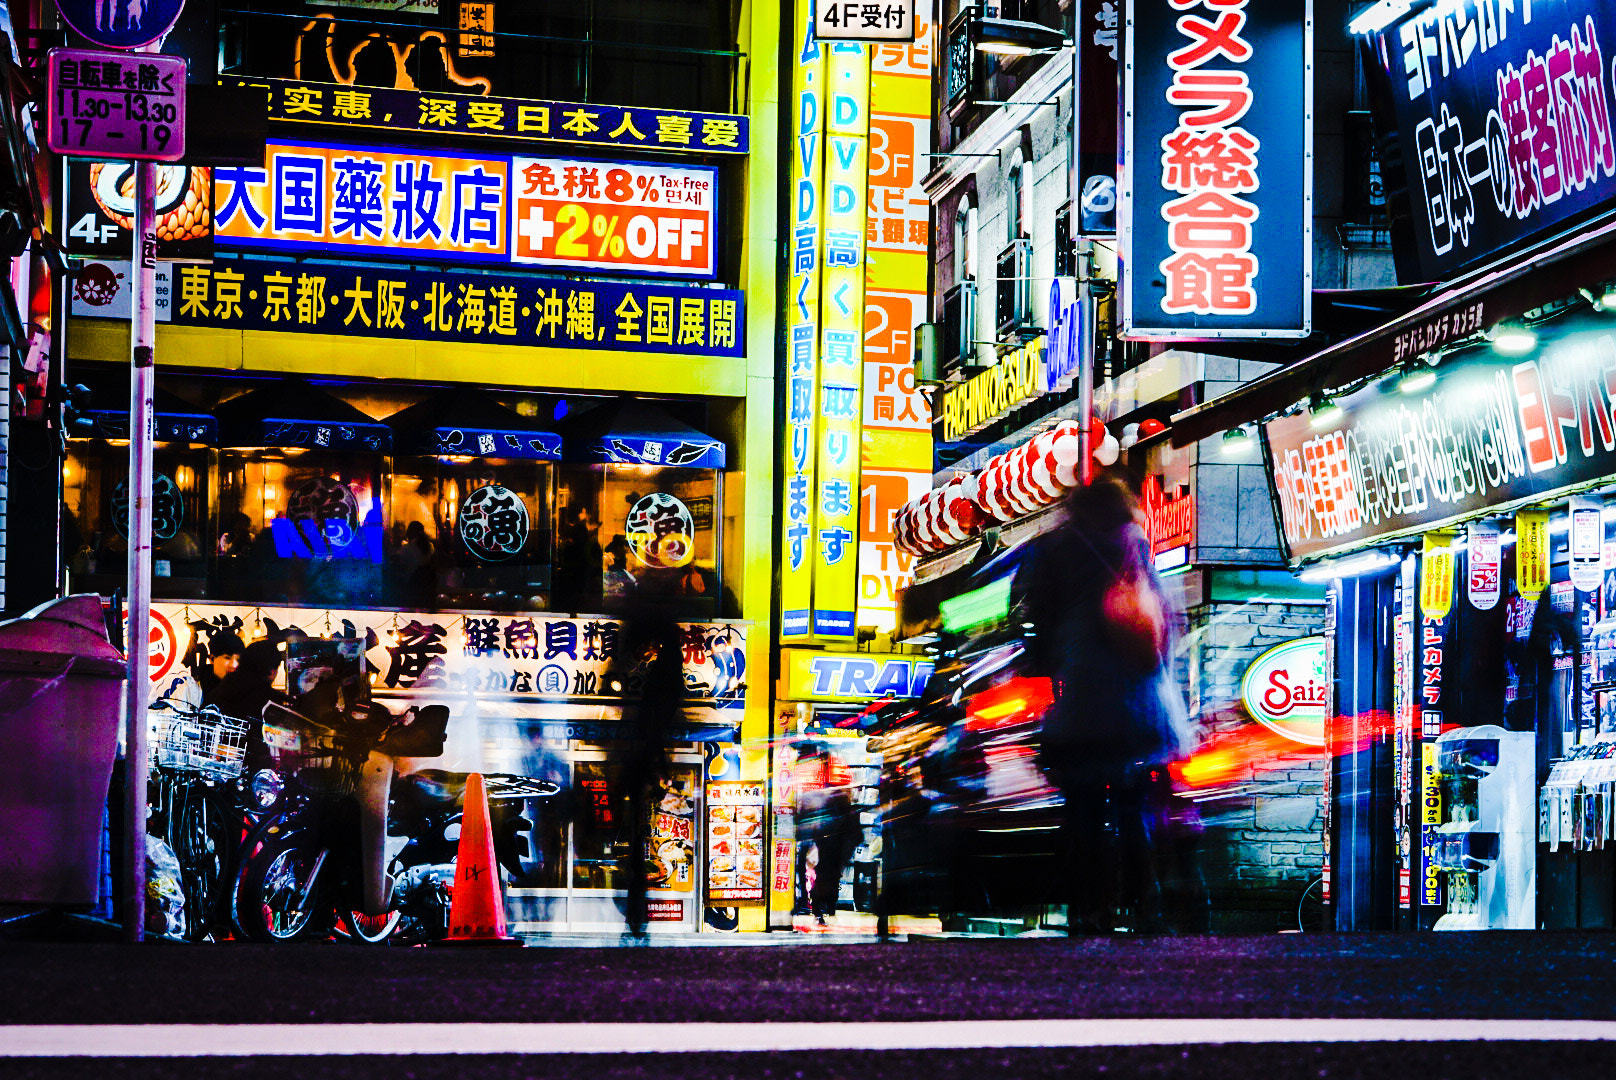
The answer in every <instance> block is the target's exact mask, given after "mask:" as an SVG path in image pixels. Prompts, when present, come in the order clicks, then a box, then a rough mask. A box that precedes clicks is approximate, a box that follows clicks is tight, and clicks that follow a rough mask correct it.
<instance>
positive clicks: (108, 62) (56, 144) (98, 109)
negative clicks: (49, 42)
mask: <svg viewBox="0 0 1616 1080" xmlns="http://www.w3.org/2000/svg"><path fill="white" fill-rule="evenodd" d="M46 72H47V78H48V86H49V90H48V92H47V94H46V117H45V131H46V142H47V144H48V145H49V147H50V149H51V150H52V151H53V152H55V153H58V154H72V155H74V156H77V157H112V158H133V159H139V160H143V161H178V160H179V159H180V158H182V157H184V156H185V61H184V60H183V59H182V58H181V57H178V56H157V55H154V54H142V55H140V56H127V55H124V54H121V53H110V52H96V51H94V50H90V49H52V50H51V51H50V59H49V61H48V62H47V66H46Z"/></svg>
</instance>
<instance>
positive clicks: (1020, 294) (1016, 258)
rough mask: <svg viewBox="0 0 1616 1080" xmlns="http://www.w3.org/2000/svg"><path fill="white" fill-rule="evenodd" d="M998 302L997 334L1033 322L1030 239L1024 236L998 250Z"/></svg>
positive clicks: (1001, 335) (1014, 329)
mask: <svg viewBox="0 0 1616 1080" xmlns="http://www.w3.org/2000/svg"><path fill="white" fill-rule="evenodd" d="M998 267H999V269H998V277H999V282H998V289H997V292H996V297H995V298H996V300H997V303H996V304H995V305H994V310H995V312H996V313H997V315H998V331H999V336H1000V337H1004V336H1005V335H1006V334H1009V333H1011V332H1013V331H1016V330H1024V329H1027V328H1029V327H1031V326H1032V325H1033V323H1034V321H1035V317H1034V315H1033V311H1032V241H1031V240H1028V239H1027V238H1025V237H1023V238H1021V239H1020V240H1012V241H1011V242H1010V246H1009V247H1007V248H1005V249H1004V250H1003V251H1001V252H999V263H998Z"/></svg>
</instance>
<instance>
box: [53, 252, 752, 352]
mask: <svg viewBox="0 0 1616 1080" xmlns="http://www.w3.org/2000/svg"><path fill="white" fill-rule="evenodd" d="M170 274H171V277H172V284H171V287H170V291H169V297H168V304H167V317H166V318H165V319H163V320H161V321H166V322H169V323H172V324H174V325H180V326H212V327H218V328H221V329H230V330H270V331H282V332H290V333H305V334H338V335H346V336H350V337H372V338H407V339H412V340H433V341H462V342H468V343H482V344H487V345H538V346H543V347H547V348H559V349H592V350H594V349H598V350H611V351H618V352H635V353H672V354H681V355H687V356H725V357H738V356H741V355H742V354H743V351H744V334H743V333H742V330H743V327H744V325H745V324H744V321H743V320H744V317H745V310H744V306H745V294H744V293H742V292H741V291H740V290H739V289H704V288H699V287H697V286H693V285H677V284H672V283H669V284H665V285H664V284H649V283H645V282H637V283H633V284H629V283H619V282H610V281H582V280H577V279H572V280H559V279H556V280H552V279H547V278H533V277H517V276H513V275H498V276H496V275H471V274H465V275H460V274H446V273H441V272H431V271H423V270H403V269H396V270H394V269H386V268H378V267H374V266H352V267H342V268H337V267H330V266H322V267H318V268H316V267H313V266H310V265H308V264H302V263H291V262H266V261H260V260H256V259H250V260H249V259H239V260H226V259H218V260H215V261H214V262H213V263H212V264H211V265H192V264H188V263H182V264H176V265H175V266H174V267H173V269H172V270H171V271H170ZM126 310H127V309H126V308H119V307H118V306H116V305H114V304H107V305H105V307H104V309H98V308H93V307H91V306H89V305H87V304H85V303H83V302H82V301H80V300H79V298H78V296H77V294H75V306H74V313H75V314H103V315H104V317H109V318H111V317H118V315H119V312H120V311H125V312H126ZM123 317H124V318H127V317H128V316H127V314H124V315H123Z"/></svg>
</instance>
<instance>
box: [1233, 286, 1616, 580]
mask: <svg viewBox="0 0 1616 1080" xmlns="http://www.w3.org/2000/svg"><path fill="white" fill-rule="evenodd" d="M1537 331H1538V335H1539V337H1538V341H1539V347H1538V348H1537V349H1536V350H1535V351H1534V352H1533V353H1532V354H1531V355H1529V356H1525V357H1522V358H1519V359H1505V358H1502V357H1498V356H1496V355H1494V354H1493V353H1492V352H1490V351H1487V350H1486V347H1485V346H1478V347H1476V349H1475V350H1474V351H1472V352H1471V355H1470V356H1468V357H1464V358H1462V359H1461V358H1460V357H1450V358H1448V359H1447V360H1445V361H1444V362H1443V363H1442V365H1441V366H1440V367H1439V368H1437V372H1438V380H1437V382H1436V384H1435V385H1434V386H1433V387H1431V388H1430V389H1429V390H1427V391H1425V392H1424V393H1421V394H1413V395H1409V394H1400V393H1398V392H1397V389H1396V387H1395V385H1392V383H1393V382H1394V380H1382V381H1381V382H1380V383H1378V384H1371V385H1369V386H1367V387H1365V388H1364V389H1362V390H1359V391H1358V392H1357V393H1354V394H1352V395H1350V396H1348V397H1345V398H1343V399H1340V401H1339V404H1340V405H1341V406H1342V415H1341V417H1340V418H1339V419H1338V420H1337V421H1335V422H1334V423H1331V424H1327V425H1323V426H1314V424H1313V423H1312V421H1311V419H1310V417H1309V415H1308V413H1307V412H1306V411H1305V410H1304V411H1302V412H1299V413H1296V414H1293V415H1291V416H1284V417H1280V418H1279V419H1277V420H1273V421H1270V422H1269V423H1268V424H1266V425H1265V426H1264V432H1265V434H1266V436H1267V439H1268V443H1269V449H1270V451H1271V453H1270V460H1271V462H1272V468H1273V478H1274V487H1275V490H1276V493H1277V494H1278V496H1279V506H1280V519H1281V524H1282V525H1283V528H1284V533H1285V541H1286V543H1287V545H1288V546H1289V548H1290V553H1291V556H1292V558H1293V559H1304V558H1314V557H1317V556H1321V555H1327V554H1331V553H1334V552H1339V551H1343V550H1346V549H1349V548H1352V547H1357V546H1360V545H1362V544H1364V543H1365V542H1368V541H1371V540H1375V539H1381V538H1385V537H1389V536H1395V535H1406V534H1412V533H1415V532H1420V531H1424V530H1427V529H1432V528H1440V527H1442V526H1443V525H1445V524H1451V523H1454V522H1458V521H1462V520H1464V519H1465V518H1468V517H1471V516H1474V515H1475V514H1477V513H1478V512H1480V511H1483V510H1494V511H1499V510H1505V509H1508V508H1509V507H1511V506H1515V505H1519V504H1523V503H1527V502H1537V501H1540V500H1542V499H1544V498H1547V497H1552V496H1554V495H1557V494H1559V493H1561V492H1563V491H1565V490H1568V489H1570V488H1574V487H1576V486H1578V485H1580V484H1585V483H1587V482H1589V481H1593V480H1598V479H1600V478H1602V477H1605V476H1609V475H1610V474H1612V473H1616V324H1613V323H1612V322H1611V320H1610V318H1609V317H1608V316H1604V315H1600V314H1598V313H1592V312H1587V313H1584V314H1582V315H1564V316H1561V317H1559V318H1558V319H1556V320H1555V321H1554V322H1553V323H1549V324H1546V325H1544V326H1540V327H1538V328H1537Z"/></svg>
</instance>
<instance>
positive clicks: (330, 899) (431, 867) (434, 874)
mask: <svg viewBox="0 0 1616 1080" xmlns="http://www.w3.org/2000/svg"><path fill="white" fill-rule="evenodd" d="M376 708H377V707H375V706H372V712H371V718H370V719H369V720H368V722H359V723H352V724H343V725H341V726H333V725H326V724H320V723H318V722H316V721H313V720H311V719H310V718H309V717H306V716H302V715H299V714H298V713H296V712H294V711H293V710H291V709H288V708H285V707H284V706H280V705H271V706H269V707H268V708H267V709H266V710H265V718H264V724H263V736H264V742H265V744H266V745H267V746H268V748H269V752H270V754H271V756H272V758H273V759H274V761H275V765H276V769H277V772H278V773H279V774H280V775H281V776H283V777H284V784H285V786H284V791H283V793H282V795H281V799H282V805H281V807H280V808H279V809H278V811H277V812H276V813H274V814H271V815H269V816H268V817H266V818H265V819H264V820H263V821H261V822H260V823H259V825H258V827H257V828H255V829H254V830H253V832H252V834H251V835H249V836H248V838H247V839H246V841H245V842H244V844H243V851H244V852H246V853H247V854H246V857H245V858H244V859H243V861H242V863H241V871H240V874H239V875H238V877H237V879H236V885H235V889H234V893H233V900H234V904H233V917H234V920H235V923H236V925H237V927H238V928H239V929H240V931H241V932H242V934H243V935H244V936H245V937H248V938H250V939H253V940H257V941H298V940H313V939H321V938H324V937H327V936H329V935H330V934H332V933H333V932H336V933H337V934H339V935H342V936H345V937H347V938H349V939H350V940H353V941H356V942H361V943H378V942H384V941H393V942H397V943H400V944H414V943H418V942H423V941H434V940H438V939H441V938H442V937H444V936H445V935H446V934H447V933H448V927H449V906H450V901H451V893H452V890H453V883H454V863H455V857H456V854H457V852H458V847H459V838H460V823H461V816H462V813H463V811H464V799H465V785H466V776H467V774H465V773H450V772H445V771H442V770H437V769H432V770H425V771H422V772H419V773H414V774H408V775H403V776H395V777H394V778H393V781H392V786H391V792H390V797H389V800H388V802H389V810H388V822H387V860H386V862H387V872H388V874H389V876H390V878H391V881H392V883H393V887H392V894H391V899H390V901H389V904H388V908H387V911H386V912H385V913H383V914H379V915H366V914H365V913H364V910H363V908H364V902H363V896H364V879H363V877H362V861H363V860H362V858H361V845H360V808H359V804H358V801H357V800H356V799H355V798H354V794H355V790H356V788H357V784H358V779H359V772H360V769H361V767H362V766H363V765H364V763H365V760H366V758H367V756H368V755H369V753H370V751H371V749H373V748H375V747H376V746H377V745H378V743H379V742H380V741H381V738H382V736H383V735H384V734H385V732H386V730H387V727H388V725H387V723H386V722H384V723H382V724H378V723H376V722H375V720H374V716H375V710H376ZM382 714H383V715H384V717H388V718H389V719H390V714H386V712H385V710H382ZM447 721H448V709H447V708H446V707H444V706H426V707H424V708H422V709H420V710H419V711H418V715H417V717H416V723H420V724H425V725H427V726H428V727H432V728H436V730H437V731H438V732H439V733H440V735H441V732H442V728H443V725H446V724H447ZM378 728H380V731H378ZM484 779H485V787H486V789H487V792H488V800H489V817H490V821H491V824H492V826H493V832H494V850H495V853H496V857H497V858H498V860H499V863H500V865H502V866H504V867H506V868H507V870H509V871H511V872H513V873H519V872H520V870H521V862H520V851H521V850H522V845H524V844H525V843H526V842H527V837H526V834H527V833H528V831H529V830H531V828H532V822H531V821H530V820H528V819H527V818H526V817H525V816H523V809H524V807H525V806H526V804H527V803H528V801H529V800H535V799H545V798H549V797H551V796H554V795H556V794H557V793H558V792H559V791H560V788H559V786H558V785H556V784H554V783H551V782H549V781H544V780H536V779H532V778H529V777H524V776H514V775H508V774H500V773H494V774H486V775H485V777H484Z"/></svg>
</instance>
